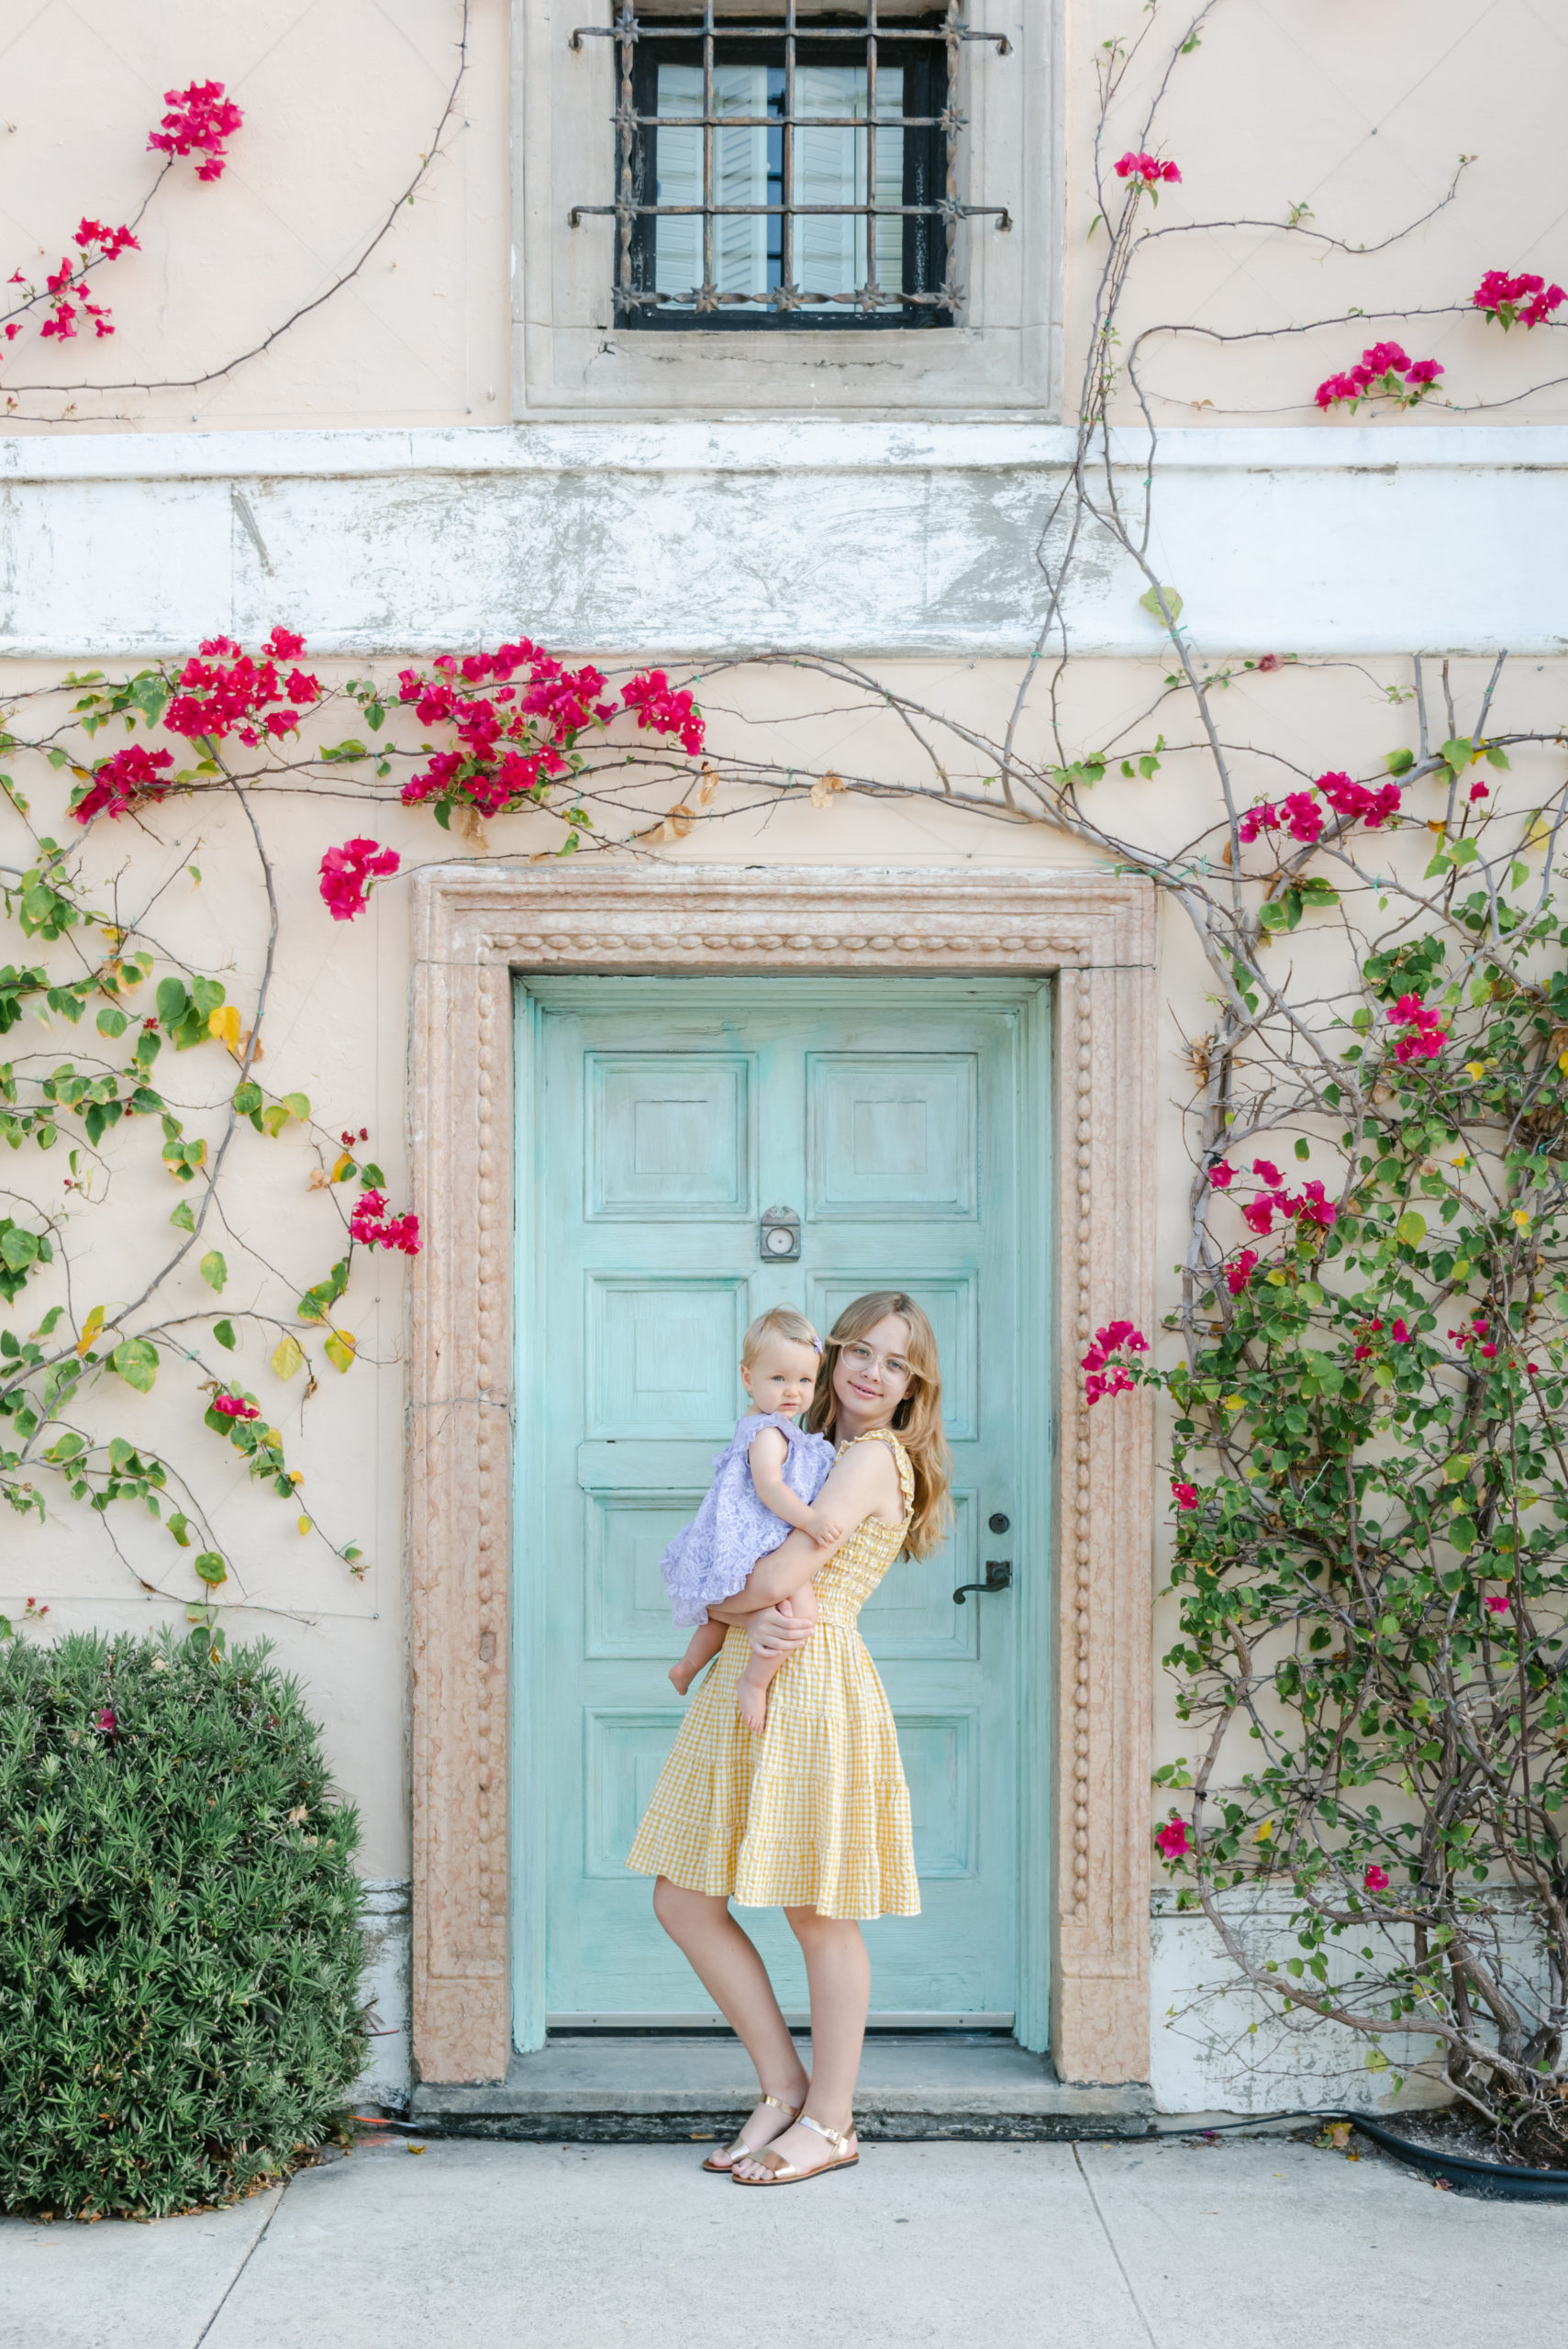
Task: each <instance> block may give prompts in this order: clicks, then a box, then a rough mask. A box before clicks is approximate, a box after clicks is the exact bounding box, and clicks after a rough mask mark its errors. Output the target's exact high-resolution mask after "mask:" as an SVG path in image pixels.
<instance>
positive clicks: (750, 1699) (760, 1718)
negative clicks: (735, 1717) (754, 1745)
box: [735, 1679, 768, 1737]
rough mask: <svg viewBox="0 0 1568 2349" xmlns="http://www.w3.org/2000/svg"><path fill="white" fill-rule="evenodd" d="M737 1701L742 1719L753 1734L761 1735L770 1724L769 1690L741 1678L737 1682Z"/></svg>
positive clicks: (754, 1735) (755, 1735)
mask: <svg viewBox="0 0 1568 2349" xmlns="http://www.w3.org/2000/svg"><path fill="white" fill-rule="evenodd" d="M735 1702H736V1703H737V1705H738V1706H739V1707H740V1718H741V1720H743V1721H744V1722H745V1724H746V1726H747V1728H748V1729H749V1730H750V1731H751V1734H752V1736H753V1737H761V1736H762V1731H764V1730H765V1729H766V1727H767V1725H768V1692H767V1690H766V1689H765V1688H753V1687H751V1685H750V1683H749V1682H748V1681H746V1680H744V1679H741V1680H740V1681H739V1682H737V1684H736V1688H735Z"/></svg>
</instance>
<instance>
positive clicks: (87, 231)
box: [76, 219, 141, 261]
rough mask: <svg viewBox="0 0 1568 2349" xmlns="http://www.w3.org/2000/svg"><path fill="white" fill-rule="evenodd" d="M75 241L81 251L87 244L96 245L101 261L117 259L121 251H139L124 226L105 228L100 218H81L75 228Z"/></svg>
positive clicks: (137, 245)
mask: <svg viewBox="0 0 1568 2349" xmlns="http://www.w3.org/2000/svg"><path fill="white" fill-rule="evenodd" d="M76 242H77V243H78V244H79V245H80V246H81V248H82V250H83V252H85V251H86V250H87V248H88V246H89V245H96V246H97V248H98V256H99V259H100V260H102V261H117V260H118V259H119V257H120V255H121V253H123V252H138V253H139V251H140V250H141V247H140V245H139V243H138V242H137V239H135V238H134V237H133V236H132V235H131V233H130V230H129V229H128V228H106V227H105V226H104V223H103V222H102V221H101V220H85V219H84V220H83V221H81V222H80V223H79V224H78V227H77V229H76Z"/></svg>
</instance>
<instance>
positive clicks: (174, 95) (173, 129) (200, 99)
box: [147, 82, 245, 180]
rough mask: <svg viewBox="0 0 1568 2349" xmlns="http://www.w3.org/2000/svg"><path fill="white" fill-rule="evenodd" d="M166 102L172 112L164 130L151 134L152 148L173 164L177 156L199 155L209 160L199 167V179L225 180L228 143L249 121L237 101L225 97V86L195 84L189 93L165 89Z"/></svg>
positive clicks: (218, 83)
mask: <svg viewBox="0 0 1568 2349" xmlns="http://www.w3.org/2000/svg"><path fill="white" fill-rule="evenodd" d="M163 103H164V105H165V106H167V107H168V108H169V112H168V113H167V114H166V115H164V117H162V123H161V128H159V129H157V130H155V131H153V132H152V133H151V134H150V137H149V139H148V141H147V143H148V146H149V147H150V148H156V149H157V150H159V152H160V153H161V154H164V155H167V156H168V158H169V160H170V161H171V162H172V161H173V160H174V158H175V156H176V155H191V154H195V153H197V152H199V153H201V154H203V155H205V156H206V161H205V162H204V163H200V164H198V165H197V167H196V177H197V179H199V180H216V179H221V178H222V176H223V165H224V160H225V156H226V152H227V142H228V140H229V139H232V138H233V136H234V134H235V132H236V131H237V130H238V129H239V128H240V126H241V124H242V123H243V122H244V119H245V117H244V116H243V115H242V114H241V113H240V111H239V107H238V106H236V105H235V104H234V102H233V100H232V99H230V98H226V97H225V96H224V95H223V83H221V82H193V83H191V85H190V87H189V89H187V90H165V91H164V93H163Z"/></svg>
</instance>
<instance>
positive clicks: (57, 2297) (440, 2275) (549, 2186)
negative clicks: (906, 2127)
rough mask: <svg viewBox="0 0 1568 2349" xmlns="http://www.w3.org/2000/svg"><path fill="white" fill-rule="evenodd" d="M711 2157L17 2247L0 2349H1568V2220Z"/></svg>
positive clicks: (589, 2164) (1229, 2179) (1091, 2169)
mask: <svg viewBox="0 0 1568 2349" xmlns="http://www.w3.org/2000/svg"><path fill="white" fill-rule="evenodd" d="M699 2158H700V2155H699V2150H698V2148H696V2147H695V2146H692V2147H686V2146H674V2145H600V2144H586V2145H585V2144H574V2145H571V2146H562V2145H561V2144H560V2143H556V2144H552V2145H542V2146H541V2145H520V2144H505V2143H500V2144H497V2143H474V2142H468V2141H449V2142H447V2143H434V2142H432V2143H429V2144H428V2147H427V2150H426V2151H425V2152H424V2153H423V2154H413V2153H411V2152H409V2151H408V2149H407V2147H406V2145H405V2144H404V2143H402V2142H401V2141H397V2142H393V2143H380V2144H377V2145H374V2146H368V2147H365V2148H362V2149H361V2151H359V2152H357V2153H355V2154H351V2155H350V2157H349V2158H347V2159H346V2160H339V2161H335V2162H330V2163H328V2164H327V2165H324V2166H323V2167H321V2168H318V2169H313V2170H307V2171H306V2172H305V2173H303V2174H302V2175H301V2176H298V2177H296V2178H295V2180H294V2181H293V2182H292V2183H291V2184H290V2185H289V2186H288V2187H287V2188H284V2189H282V2190H280V2191H276V2192H273V2193H272V2194H268V2195H259V2196H257V2197H256V2198H255V2199H254V2200H253V2201H250V2202H248V2203H245V2204H242V2205H241V2206H240V2207H239V2208H238V2209H236V2210H226V2211H220V2212H217V2213H214V2214H212V2215H210V2216H206V2217H201V2218H191V2219H168V2220H164V2221H161V2223H159V2224H158V2225H155V2226H134V2225H127V2224H117V2223H114V2222H112V2221H105V2222H103V2223H101V2224H99V2225H97V2226H94V2227H81V2226H73V2225H64V2224H56V2225H53V2226H34V2225H28V2224H26V2223H24V2222H22V2221H17V2220H7V2221H0V2349H387V2344H389V2343H400V2342H409V2343H417V2344H418V2349H590V2344H593V2349H600V2345H601V2344H618V2343H626V2344H628V2349H630V2345H631V2344H637V2349H677V2344H678V2349H736V2344H738V2343H750V2342H751V2341H754V2340H757V2339H760V2338H762V2337H773V2338H778V2339H782V2340H784V2341H787V2342H789V2343H792V2344H793V2343H801V2344H804V2349H894V2344H897V2349H910V2344H917V2343H932V2344H940V2349H947V2344H949V2343H952V2344H955V2349H956V2344H960V2343H962V2344H966V2349H967V2344H970V2343H994V2344H996V2349H1018V2344H1025V2345H1026V2349H1032V2344H1035V2343H1039V2344H1040V2349H1323V2344H1324V2343H1326V2342H1331V2343H1333V2344H1334V2349H1417V2344H1421V2349H1426V2344H1427V2343H1429V2342H1431V2341H1432V2340H1434V2339H1441V2340H1457V2341H1462V2342H1463V2343H1465V2349H1556V2344H1557V2343H1559V2342H1561V2341H1562V2338H1563V2325H1564V2317H1563V2308H1564V2301H1565V2299H1568V2208H1564V2207H1562V2206H1557V2207H1553V2206H1551V2205H1530V2204H1509V2203H1485V2202H1474V2201H1469V2200H1464V2199H1461V2198H1460V2197H1458V2196H1456V2195H1451V2194H1442V2193H1438V2192H1436V2191H1434V2189H1433V2188H1432V2187H1431V2186H1429V2184H1427V2183H1426V2182H1425V2181H1424V2180H1423V2179H1421V2178H1419V2177H1418V2176H1416V2175H1415V2174H1413V2173H1412V2172H1410V2171H1408V2170H1406V2169H1403V2168H1401V2167H1399V2166H1397V2165H1395V2164H1394V2163H1392V2162H1389V2161H1386V2160H1385V2159H1383V2158H1382V2157H1380V2156H1378V2155H1376V2154H1371V2153H1370V2152H1363V2154H1362V2158H1361V2159H1360V2160H1359V2161H1355V2162H1350V2161H1347V2160H1346V2159H1345V2158H1344V2157H1343V2156H1342V2155H1339V2154H1327V2153H1319V2152H1317V2151H1315V2150H1314V2149H1312V2148H1310V2147H1308V2146H1305V2145H1299V2144H1295V2143H1291V2142H1289V2141H1288V2140H1286V2139H1283V2138H1279V2137H1275V2138H1272V2139H1271V2138H1256V2137H1249V2138H1228V2139H1221V2140H1219V2141H1218V2143H1214V2144H1201V2143H1194V2142H1193V2141H1191V2140H1180V2139H1173V2140H1167V2141H1164V2142H1159V2141H1149V2140H1144V2141H1142V2142H1140V2143H1096V2144H1079V2145H1071V2144H1038V2143H1037V2144H951V2143H916V2144H877V2145H873V2146H870V2147H868V2148H867V2151H866V2153H865V2155H864V2157H863V2159H862V2163H861V2165H860V2167H859V2168H858V2169H855V2170H853V2171H851V2172H849V2173H847V2174H845V2175H843V2176H839V2177H835V2178H830V2179H825V2180H823V2182H822V2183H821V2184H820V2185H819V2186H816V2187H813V2188H811V2189H810V2191H809V2192H806V2191H805V2190H802V2191H801V2192H799V2193H796V2192H794V2191H786V2192H784V2193H775V2194H774V2195H773V2197H772V2198H771V2199H770V2198H769V2197H768V2196H767V2195H765V2194H761V2193H753V2194H747V2195H743V2194H742V2193H741V2192H740V2190H739V2189H738V2188H735V2187H732V2186H729V2185H728V2184H727V2183H725V2182H724V2181H722V2180H720V2179H717V2178H711V2177H704V2176H701V2175H699V2173H698V2171H697V2167H696V2164H697V2161H698V2159H699Z"/></svg>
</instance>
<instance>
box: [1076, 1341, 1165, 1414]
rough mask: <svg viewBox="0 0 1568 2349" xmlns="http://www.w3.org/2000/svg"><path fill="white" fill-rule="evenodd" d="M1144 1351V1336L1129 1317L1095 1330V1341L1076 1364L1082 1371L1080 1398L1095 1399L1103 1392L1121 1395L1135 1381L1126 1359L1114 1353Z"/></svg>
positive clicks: (1145, 1343)
mask: <svg viewBox="0 0 1568 2349" xmlns="http://www.w3.org/2000/svg"><path fill="white" fill-rule="evenodd" d="M1148 1351H1149V1341H1148V1339H1147V1338H1146V1337H1145V1336H1144V1335H1143V1332H1142V1331H1141V1330H1140V1329H1138V1328H1137V1327H1136V1326H1135V1325H1134V1324H1133V1323H1132V1322H1130V1321H1111V1322H1107V1323H1106V1327H1105V1328H1104V1329H1103V1330H1095V1342H1094V1344H1093V1345H1092V1346H1091V1347H1090V1348H1089V1351H1088V1353H1086V1354H1085V1355H1084V1359H1083V1362H1082V1364H1081V1365H1080V1367H1081V1368H1082V1369H1083V1371H1084V1374H1085V1375H1084V1402H1085V1403H1097V1402H1098V1401H1099V1400H1100V1397H1102V1396H1103V1395H1125V1394H1126V1393H1127V1392H1128V1391H1129V1388H1130V1387H1132V1386H1135V1385H1136V1384H1137V1381H1136V1380H1135V1379H1134V1378H1133V1376H1132V1374H1131V1371H1130V1369H1129V1365H1128V1364H1127V1363H1126V1362H1125V1361H1122V1360H1119V1359H1118V1357H1119V1356H1120V1355H1121V1354H1122V1353H1124V1352H1125V1353H1129V1354H1143V1353H1148Z"/></svg>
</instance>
